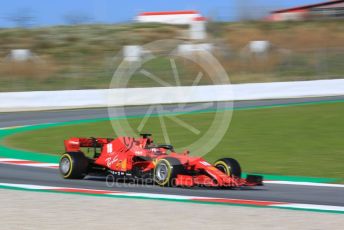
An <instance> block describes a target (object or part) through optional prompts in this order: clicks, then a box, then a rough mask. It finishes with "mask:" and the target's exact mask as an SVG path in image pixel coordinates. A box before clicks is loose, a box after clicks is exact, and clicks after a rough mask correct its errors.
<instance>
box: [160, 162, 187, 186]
mask: <svg viewBox="0 0 344 230" xmlns="http://www.w3.org/2000/svg"><path fill="white" fill-rule="evenodd" d="M182 172H183V166H182V165H181V163H180V162H179V160H177V159H175V158H164V159H160V160H159V161H158V162H157V164H156V165H155V168H154V181H155V183H156V184H158V185H160V186H173V185H174V182H175V179H176V178H177V176H178V174H182Z"/></svg>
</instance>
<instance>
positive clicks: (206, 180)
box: [59, 134, 263, 188]
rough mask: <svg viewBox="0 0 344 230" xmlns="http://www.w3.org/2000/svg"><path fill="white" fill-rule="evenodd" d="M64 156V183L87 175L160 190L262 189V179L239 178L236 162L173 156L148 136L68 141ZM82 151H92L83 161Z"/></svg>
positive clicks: (175, 154) (171, 152)
mask: <svg viewBox="0 0 344 230" xmlns="http://www.w3.org/2000/svg"><path fill="white" fill-rule="evenodd" d="M64 144H65V149H66V152H65V153H64V154H63V155H62V157H61V160H60V163H59V169H60V173H61V174H62V176H63V178H65V179H82V178H84V177H85V176H87V175H99V174H102V175H110V174H111V175H113V176H114V177H116V178H125V179H128V178H129V179H133V180H150V181H152V182H154V183H156V184H158V185H160V186H186V187H192V186H209V187H229V188H236V187H241V186H255V185H262V181H263V178H262V177H261V176H257V175H248V176H247V178H246V179H243V178H241V168H240V165H239V163H238V161H236V160H235V159H232V158H223V159H219V160H218V161H216V162H215V163H214V164H210V163H208V162H206V161H205V160H204V159H203V158H201V157H197V156H190V155H189V151H184V152H182V153H176V152H175V151H174V149H173V146H172V145H166V144H164V145H155V144H154V143H153V139H152V138H151V134H141V137H140V138H133V137H118V138H116V139H112V138H94V137H91V138H76V137H74V138H70V139H68V140H65V141H64ZM81 148H89V149H90V148H91V149H93V153H92V154H93V157H91V158H90V157H86V155H85V154H84V152H82V151H81Z"/></svg>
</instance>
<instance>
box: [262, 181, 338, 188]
mask: <svg viewBox="0 0 344 230" xmlns="http://www.w3.org/2000/svg"><path fill="white" fill-rule="evenodd" d="M264 184H282V185H303V186H315V187H332V188H344V184H328V183H315V182H301V181H278V180H275V181H271V180H270V181H264Z"/></svg>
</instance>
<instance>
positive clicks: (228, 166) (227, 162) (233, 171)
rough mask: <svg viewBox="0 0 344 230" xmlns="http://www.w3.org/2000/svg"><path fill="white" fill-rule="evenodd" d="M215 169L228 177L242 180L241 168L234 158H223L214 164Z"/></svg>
mask: <svg viewBox="0 0 344 230" xmlns="http://www.w3.org/2000/svg"><path fill="white" fill-rule="evenodd" d="M214 166H215V168H217V169H218V170H220V171H221V172H223V173H225V174H227V175H228V176H234V177H238V178H241V167H240V164H239V162H238V161H237V160H235V159H233V158H222V159H220V160H218V161H216V162H215V163H214Z"/></svg>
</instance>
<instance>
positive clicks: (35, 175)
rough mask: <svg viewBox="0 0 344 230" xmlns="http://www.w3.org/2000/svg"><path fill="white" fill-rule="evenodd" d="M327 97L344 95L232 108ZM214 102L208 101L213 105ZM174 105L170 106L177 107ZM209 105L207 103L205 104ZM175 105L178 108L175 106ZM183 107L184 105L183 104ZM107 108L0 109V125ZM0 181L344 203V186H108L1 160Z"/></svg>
mask: <svg viewBox="0 0 344 230" xmlns="http://www.w3.org/2000/svg"><path fill="white" fill-rule="evenodd" d="M329 100H331V101H332V100H344V96H340V97H325V98H301V99H283V100H261V101H242V102H235V103H234V107H235V108H246V107H254V106H271V105H280V104H293V103H308V102H321V101H329ZM212 106H213V105H210V107H212ZM176 108H177V107H176V106H174V105H171V106H169V109H176ZM208 108H209V105H208ZM177 109H178V108H177ZM183 109H185V108H183ZM146 110H147V107H144V106H142V107H128V108H126V112H125V113H126V114H127V115H139V114H144V113H145V112H146ZM107 116H108V112H107V109H106V108H99V109H79V110H60V111H41V112H20V113H18V112H17V113H0V128H1V127H9V126H20V125H30V124H41V123H50V122H63V121H72V120H80V119H92V118H103V117H107ZM0 183H14V184H34V185H47V186H58V187H75V188H88V189H106V190H115V191H130V192H140V193H158V194H172V195H190V196H206V197H217V198H235V199H250V200H266V201H280V202H292V203H304V204H319V205H334V206H344V188H335V187H314V186H304V185H281V184H266V185H264V186H262V187H252V188H248V187H247V188H242V189H236V190H227V189H221V190H218V189H209V188H197V187H196V188H161V187H158V186H154V185H132V184H128V183H117V184H115V185H114V186H111V187H109V186H107V185H106V183H105V179H104V178H89V179H86V180H64V179H62V178H61V177H60V175H59V173H58V170H57V169H44V168H35V167H27V166H17V165H5V164H0Z"/></svg>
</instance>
